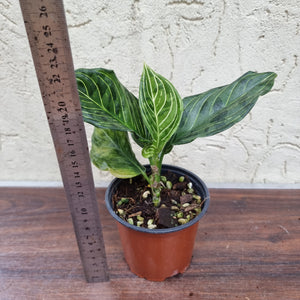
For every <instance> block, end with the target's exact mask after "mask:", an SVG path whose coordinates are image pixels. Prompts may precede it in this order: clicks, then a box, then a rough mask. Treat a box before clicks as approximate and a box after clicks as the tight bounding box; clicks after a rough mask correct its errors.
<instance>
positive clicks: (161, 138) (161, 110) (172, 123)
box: [139, 65, 183, 157]
mask: <svg viewBox="0 0 300 300" xmlns="http://www.w3.org/2000/svg"><path fill="white" fill-rule="evenodd" d="M139 101H140V108H141V112H142V117H143V120H144V123H145V125H146V128H147V130H148V132H149V134H150V135H151V137H152V143H151V144H149V145H147V147H146V149H144V151H143V155H145V157H149V155H152V154H153V153H154V152H155V153H156V154H157V153H159V152H161V151H162V149H163V148H164V146H165V145H166V143H167V142H168V140H169V139H170V138H171V137H172V135H173V134H174V132H175V131H176V129H177V127H178V125H179V123H180V119H181V115H182V108H183V104H182V99H181V98H180V96H179V94H178V92H177V91H176V89H175V88H174V86H173V85H172V84H171V83H170V82H169V81H168V80H167V79H165V78H164V77H162V76H161V75H159V74H157V73H155V72H154V71H153V70H151V69H150V68H149V67H148V66H147V65H144V71H143V74H142V78H141V83H140V92H139ZM149 149H151V151H150V150H149Z"/></svg>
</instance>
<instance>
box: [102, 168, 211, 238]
mask: <svg viewBox="0 0 300 300" xmlns="http://www.w3.org/2000/svg"><path fill="white" fill-rule="evenodd" d="M145 167H146V168H147V167H149V165H145ZM162 170H164V171H167V170H169V171H172V172H175V173H180V174H181V175H187V176H188V177H189V179H190V180H191V181H192V183H193V187H195V185H196V184H198V185H200V188H198V189H197V188H196V189H197V190H198V191H199V192H200V194H203V196H204V198H206V200H205V202H204V207H203V209H202V211H201V213H200V214H199V215H197V217H195V218H194V219H192V220H191V221H189V222H188V223H186V224H183V225H180V226H177V227H171V228H163V229H148V228H144V227H137V226H135V225H131V224H129V223H128V222H126V221H124V220H123V219H122V218H120V217H119V216H118V215H117V214H116V213H115V212H114V210H113V208H112V205H111V201H110V198H111V197H110V194H111V193H112V191H113V190H114V188H115V186H116V185H117V184H118V183H119V182H121V181H122V180H123V179H121V178H115V179H113V180H112V181H111V183H110V184H109V186H108V187H107V190H106V192H105V204H106V208H107V209H108V211H109V213H110V214H111V215H112V217H113V218H114V219H115V220H116V221H118V222H119V223H121V224H122V225H124V226H125V227H127V228H130V229H132V230H135V231H139V232H144V233H150V234H165V233H171V232H176V231H180V230H184V229H186V228H188V227H190V226H193V225H194V224H196V223H197V222H198V221H199V220H200V219H201V218H202V217H203V216H204V215H205V213H206V211H207V208H208V206H209V202H210V195H209V191H208V188H207V186H206V184H205V183H204V181H203V180H202V179H201V178H200V177H198V176H197V175H196V174H194V173H192V172H191V171H188V170H186V169H184V168H181V167H177V166H172V165H166V164H163V165H162Z"/></svg>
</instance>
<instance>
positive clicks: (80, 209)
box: [20, 0, 109, 282]
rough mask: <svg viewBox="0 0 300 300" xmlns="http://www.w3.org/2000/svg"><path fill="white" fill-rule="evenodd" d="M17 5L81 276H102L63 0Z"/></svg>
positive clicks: (98, 278) (26, 0) (102, 257)
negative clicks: (25, 33) (37, 85)
mask: <svg viewBox="0 0 300 300" xmlns="http://www.w3.org/2000/svg"><path fill="white" fill-rule="evenodd" d="M20 6H21V9H22V14H23V18H24V22H25V27H26V31H27V35H28V39H29V43H30V48H31V53H32V57H33V61H34V65H35V69H36V74H37V78H38V82H39V86H40V90H41V94H42V98H43V102H44V106H45V110H46V114H47V118H48V122H49V126H50V130H51V134H52V139H53V142H54V146H55V150H56V154H57V159H58V163H59V167H60V171H61V175H62V179H63V184H64V187H65V191H66V196H67V200H68V203H69V208H70V211H71V216H72V221H73V226H74V230H75V234H76V239H77V243H78V247H79V252H80V256H81V261H82V265H83V269H84V273H85V276H86V280H87V281H88V282H103V281H108V280H109V277H108V271H107V270H108V268H107V263H106V254H105V247H104V242H103V236H102V229H101V224H100V217H99V211H98V206H97V201H96V194H95V188H94V180H93V176H92V170H91V163H90V158H89V152H88V145H87V139H86V134H85V129H84V124H83V120H82V112H81V106H80V101H79V96H78V92H77V84H76V78H75V74H74V66H73V60H72V54H71V48H70V42H69V37H68V29H67V24H66V17H65V12H64V7H63V2H62V0H20ZM41 167H42V166H41Z"/></svg>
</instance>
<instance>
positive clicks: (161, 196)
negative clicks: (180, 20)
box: [76, 65, 276, 281]
mask: <svg viewBox="0 0 300 300" xmlns="http://www.w3.org/2000/svg"><path fill="white" fill-rule="evenodd" d="M275 77H276V74H275V73H272V72H266V73H256V72H248V73H246V74H244V75H243V76H241V77H240V78H238V79H237V80H236V81H234V82H233V83H231V84H228V85H226V86H222V87H217V88H214V89H211V90H209V91H207V92H204V93H201V94H197V95H194V96H189V97H186V98H183V99H181V97H180V96H179V94H178V92H177V91H176V89H175V88H174V86H173V85H172V84H171V83H170V82H169V81H168V80H167V79H165V78H164V77H163V76H161V75H159V74H157V73H156V72H154V71H153V70H152V69H151V68H150V67H148V66H147V65H144V69H143V73H142V76H141V81H140V86H139V97H138V98H136V97H135V96H134V95H133V94H132V93H131V92H130V91H128V90H127V89H126V88H125V87H124V86H123V85H122V84H121V83H120V81H119V80H118V79H117V77H116V75H115V73H114V72H113V71H110V70H106V69H102V68H97V69H78V70H77V71H76V78H77V85H78V92H79V96H80V101H81V106H82V111H83V118H84V121H85V122H88V123H90V124H92V125H94V126H95V128H94V132H93V136H92V148H91V153H90V155H91V160H92V162H93V163H94V164H95V165H96V166H97V167H98V168H99V169H101V170H107V171H110V172H111V173H112V174H113V175H114V176H116V177H117V178H116V179H115V180H113V182H112V183H111V184H110V186H109V187H108V189H107V192H106V195H105V201H106V205H107V208H108V210H109V212H110V213H111V215H112V216H113V217H114V218H115V219H116V220H117V221H118V222H117V224H118V228H119V232H120V235H121V241H122V245H123V249H124V254H125V259H126V261H127V263H128V265H129V267H130V269H131V270H132V272H134V273H135V274H137V275H139V276H141V277H144V278H146V279H149V280H154V281H162V280H164V279H165V278H167V277H170V276H173V275H176V274H177V273H182V272H184V271H185V269H186V268H187V267H188V266H189V264H190V260H191V257H192V251H193V244H194V240H195V235H196V232H197V226H198V222H199V220H200V218H201V217H202V216H203V215H204V214H205V212H206V210H207V207H208V204H209V192H208V189H207V187H206V185H205V184H204V182H203V181H202V180H201V179H200V178H199V177H197V176H196V175H195V174H193V173H191V172H189V171H187V170H184V169H182V168H178V167H174V166H168V165H163V157H164V155H165V154H167V153H169V152H170V151H171V150H172V148H173V147H174V146H175V145H180V144H185V143H190V142H192V141H193V140H195V139H196V138H198V137H206V136H211V135H214V134H217V133H219V132H221V131H224V130H226V129H228V128H229V127H231V126H232V125H234V124H236V123H237V122H239V121H240V120H242V119H243V118H244V117H245V116H246V115H247V114H248V112H249V111H250V110H251V109H252V107H253V106H254V105H255V103H256V101H257V99H258V97H259V96H262V95H264V94H266V93H268V92H269V91H270V90H271V88H272V86H273V84H274V79H275ZM128 133H129V134H130V135H131V138H132V139H130V138H129V135H128ZM132 140H134V141H135V142H136V143H137V144H138V145H139V146H140V147H141V148H142V155H143V157H145V158H147V159H148V160H149V165H146V166H143V165H142V164H141V163H139V162H138V160H137V159H136V157H135V154H134V152H133V150H132V148H131V141H132Z"/></svg>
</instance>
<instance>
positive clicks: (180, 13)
mask: <svg viewBox="0 0 300 300" xmlns="http://www.w3.org/2000/svg"><path fill="white" fill-rule="evenodd" d="M64 4H65V10H66V16H67V21H68V25H69V34H70V39H71V46H72V51H73V59H74V64H75V68H79V67H105V68H108V69H113V70H115V72H116V74H117V76H118V77H119V79H120V80H121V82H123V84H124V85H125V86H127V87H128V88H129V89H130V90H131V91H132V92H134V93H135V94H137V92H138V86H139V78H140V75H141V72H142V66H143V63H144V62H146V63H147V64H148V65H149V66H150V67H152V68H153V69H155V70H156V71H157V72H158V73H161V74H162V75H164V76H165V77H167V78H168V79H170V80H171V81H172V82H173V83H174V85H175V87H176V88H177V89H178V91H179V93H180V94H181V95H182V96H183V97H184V96H188V95H191V94H196V93H200V92H202V91H205V90H207V89H210V88H213V87H216V86H220V85H224V84H227V83H230V82H232V81H233V80H235V79H236V78H237V77H239V76H240V75H242V74H243V73H245V72H247V71H249V70H252V71H258V72H264V71H274V72H276V73H278V77H277V79H276V83H275V86H274V88H273V91H272V92H271V93H269V94H268V95H266V96H264V97H263V98H261V99H260V100H259V101H258V103H257V104H256V106H255V108H254V109H253V110H252V112H251V113H250V115H249V116H247V117H246V118H245V119H244V120H243V121H242V122H241V123H239V124H237V125H236V126H234V127H233V128H231V129H229V130H227V131H225V132H224V133H222V134H219V135H217V136H213V137H209V138H202V139H198V140H196V141H194V142H193V143H192V144H188V145H184V146H177V147H175V149H174V151H173V153H172V154H171V155H168V156H167V157H166V160H165V162H166V163H171V164H177V165H179V166H183V167H185V168H188V169H190V170H192V171H194V172H195V173H197V174H198V175H199V176H201V177H202V178H203V179H204V180H205V181H206V182H208V183H211V182H219V183H280V184H293V183H300V85H299V83H300V74H299V65H298V64H299V53H300V39H299V38H300V35H299V31H300V9H299V3H298V1H297V0H270V1H261V0H252V1H243V0H235V1H233V0H216V1H205V0H186V1H182V0H156V1H146V0H122V1H112V0H103V1H94V0H93V1H92V0H76V1H75V0H65V1H64ZM0 68H1V69H0V70H1V72H0V87H1V94H2V95H1V110H0V166H1V172H0V181H20V180H24V181H26V180H29V181H60V173H59V170H58V165H57V162H56V157H55V153H54V149H53V145H52V141H51V137H50V131H49V129H48V124H47V122H46V117H45V113H44V107H43V105H42V100H41V96H40V92H39V88H38V83H37V79H36V77H35V71H34V68H33V63H32V58H31V53H30V49H29V45H28V41H27V37H26V33H25V28H24V25H23V20H22V16H21V10H20V8H19V4H18V1H8V0H1V1H0ZM91 131H92V130H91V127H90V126H87V132H88V136H89V137H90V135H91ZM138 151H139V150H138ZM138 157H141V155H140V154H138ZM94 174H95V181H96V182H97V183H98V184H105V183H106V182H107V181H108V180H109V178H110V177H108V176H107V174H106V173H101V172H99V171H98V170H96V169H94Z"/></svg>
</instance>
